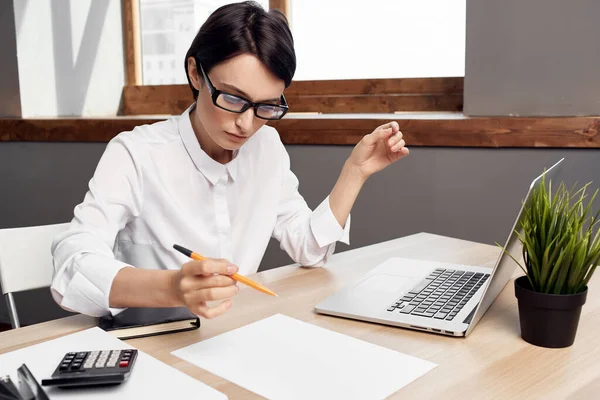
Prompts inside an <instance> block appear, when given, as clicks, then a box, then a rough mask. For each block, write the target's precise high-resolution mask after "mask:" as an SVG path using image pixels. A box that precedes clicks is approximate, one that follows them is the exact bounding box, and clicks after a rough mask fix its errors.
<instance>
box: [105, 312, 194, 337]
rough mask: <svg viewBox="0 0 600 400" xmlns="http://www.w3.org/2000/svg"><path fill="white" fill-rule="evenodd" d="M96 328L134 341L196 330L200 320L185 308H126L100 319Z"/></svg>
mask: <svg viewBox="0 0 600 400" xmlns="http://www.w3.org/2000/svg"><path fill="white" fill-rule="evenodd" d="M98 326H99V327H100V328H102V329H104V330H105V331H106V332H109V333H112V334H113V335H114V336H116V337H117V338H119V339H136V338H141V337H147V336H156V335H164V334H167V333H176V332H185V331H191V330H194V329H198V328H200V318H198V316H196V315H194V314H192V313H191V312H190V310H188V309H187V308H185V307H176V308H128V309H127V310H125V311H123V312H121V313H119V314H117V315H116V316H114V317H113V316H106V317H100V318H99V319H98Z"/></svg>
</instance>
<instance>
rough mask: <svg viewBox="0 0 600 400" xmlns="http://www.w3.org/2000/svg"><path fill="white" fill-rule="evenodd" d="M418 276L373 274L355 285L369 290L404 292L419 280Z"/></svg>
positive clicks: (360, 288) (356, 287)
mask: <svg viewBox="0 0 600 400" xmlns="http://www.w3.org/2000/svg"><path fill="white" fill-rule="evenodd" d="M419 280H420V278H412V277H408V276H398V275H391V274H390V275H389V274H375V275H371V276H370V277H369V278H367V279H365V280H364V281H362V282H361V283H359V284H358V285H356V286H355V289H358V290H364V291H370V292H379V293H381V292H385V293H404V292H406V291H407V290H409V289H410V288H412V287H413V286H415V285H416V284H417V283H418V282H419Z"/></svg>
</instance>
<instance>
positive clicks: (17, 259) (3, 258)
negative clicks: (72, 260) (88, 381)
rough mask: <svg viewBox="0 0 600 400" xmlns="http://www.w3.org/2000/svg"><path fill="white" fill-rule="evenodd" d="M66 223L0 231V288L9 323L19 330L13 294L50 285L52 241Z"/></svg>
mask: <svg viewBox="0 0 600 400" xmlns="http://www.w3.org/2000/svg"><path fill="white" fill-rule="evenodd" d="M68 226H69V224H68V223H66V224H56V225H43V226H30V227H25V228H9V229H0V285H1V286H2V294H4V296H5V298H6V304H7V306H8V314H9V316H10V323H11V325H12V327H13V328H19V327H20V323H19V316H18V314H17V307H16V305H15V300H14V298H13V293H15V292H22V291H24V290H31V289H37V288H42V287H49V286H50V285H51V284H52V274H53V271H54V267H53V265H52V254H51V253H50V247H51V245H52V240H53V239H54V238H55V237H56V236H57V235H58V234H60V233H62V232H63V231H65V230H66V229H67V227H68Z"/></svg>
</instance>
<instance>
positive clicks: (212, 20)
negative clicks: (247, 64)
mask: <svg viewBox="0 0 600 400" xmlns="http://www.w3.org/2000/svg"><path fill="white" fill-rule="evenodd" d="M244 53H247V54H253V55H255V56H256V57H257V58H258V59H259V60H260V61H262V62H263V64H265V66H266V67H267V68H268V69H269V71H271V72H272V73H273V74H274V75H275V76H277V77H278V78H280V79H281V80H283V81H284V82H285V87H286V88H287V87H288V86H290V83H291V82H292V78H293V77H294V72H296V53H295V52H294V39H293V37H292V32H291V31H290V28H289V26H288V22H287V19H286V18H285V16H284V15H283V14H282V13H281V12H280V11H279V10H275V9H272V10H269V11H265V10H264V9H263V8H262V6H261V5H260V4H258V3H256V2H254V1H245V2H243V3H233V4H227V5H224V6H222V7H219V8H218V9H217V10H216V11H215V12H213V13H212V14H211V15H210V16H209V17H208V19H207V20H206V22H204V24H202V26H201V27H200V30H199V31H198V33H197V34H196V37H195V38H194V41H193V42H192V45H191V46H190V49H189V50H188V52H187V54H186V55H185V74H186V76H187V79H188V84H189V85H190V88H191V89H192V93H193V94H194V99H197V98H198V90H196V89H195V88H194V86H193V85H192V82H191V81H190V76H189V73H188V59H189V58H190V57H194V59H195V60H196V68H199V66H198V64H202V68H204V71H205V72H206V73H207V74H208V71H210V70H211V69H212V67H214V66H215V65H217V64H219V63H221V62H223V61H226V60H228V59H230V58H233V57H236V56H238V55H240V54H244Z"/></svg>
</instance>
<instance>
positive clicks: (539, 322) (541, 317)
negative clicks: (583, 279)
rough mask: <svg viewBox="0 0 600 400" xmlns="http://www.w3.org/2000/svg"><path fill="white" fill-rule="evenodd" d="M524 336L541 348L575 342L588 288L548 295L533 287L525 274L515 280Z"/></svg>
mask: <svg viewBox="0 0 600 400" xmlns="http://www.w3.org/2000/svg"><path fill="white" fill-rule="evenodd" d="M515 296H516V297H517V300H518V303H519V320H520V322H521V337H522V338H523V340H525V341H526V342H529V343H531V344H534V345H536V346H541V347H552V348H560V347H568V346H571V345H572V344H573V342H574V341H575V334H576V333H577V326H578V324H579V315H580V314H581V307H582V306H583V305H584V304H585V300H586V297H587V287H586V288H585V290H584V291H583V292H580V293H577V294H546V293H539V292H535V291H533V290H531V285H530V284H529V280H528V279H527V277H526V276H522V277H520V278H517V279H515Z"/></svg>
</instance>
